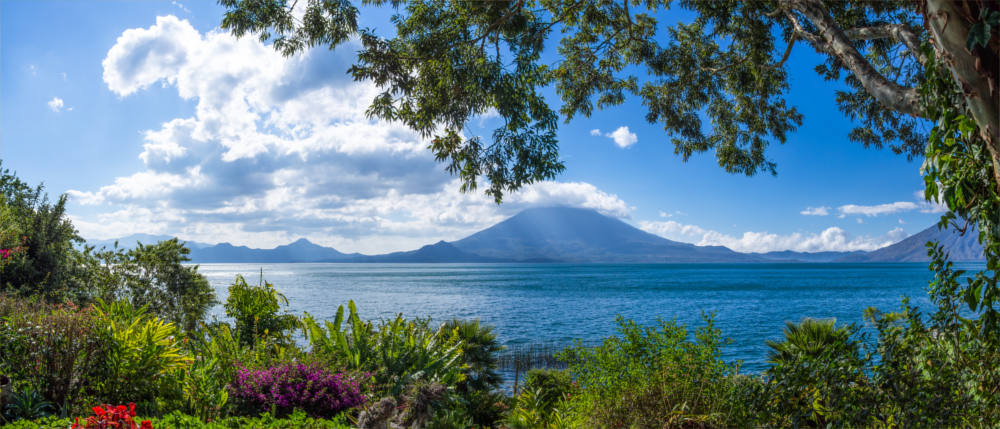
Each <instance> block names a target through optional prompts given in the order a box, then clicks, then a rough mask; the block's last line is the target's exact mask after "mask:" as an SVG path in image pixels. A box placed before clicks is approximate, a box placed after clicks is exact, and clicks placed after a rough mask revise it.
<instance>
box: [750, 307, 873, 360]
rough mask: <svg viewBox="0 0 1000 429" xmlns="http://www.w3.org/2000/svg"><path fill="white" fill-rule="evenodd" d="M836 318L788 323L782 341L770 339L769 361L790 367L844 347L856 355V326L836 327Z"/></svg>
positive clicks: (768, 341) (809, 319) (807, 319)
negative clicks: (854, 337)
mask: <svg viewBox="0 0 1000 429" xmlns="http://www.w3.org/2000/svg"><path fill="white" fill-rule="evenodd" d="M836 323H837V321H836V319H827V320H818V319H811V318H806V319H803V320H802V321H801V322H799V323H793V322H786V323H785V329H784V334H785V338H784V340H782V341H774V340H767V341H766V343H767V346H768V347H770V348H771V350H770V351H769V352H768V358H767V360H768V362H771V363H773V364H787V363H793V362H795V361H798V360H803V359H808V358H815V357H817V356H819V355H821V354H823V353H825V352H828V351H830V349H832V348H843V349H845V350H844V351H847V352H852V351H853V352H857V350H858V343H857V342H856V341H854V340H853V339H852V338H851V335H853V334H854V333H855V332H856V330H857V329H856V328H855V327H854V326H853V325H849V326H840V327H837V326H836Z"/></svg>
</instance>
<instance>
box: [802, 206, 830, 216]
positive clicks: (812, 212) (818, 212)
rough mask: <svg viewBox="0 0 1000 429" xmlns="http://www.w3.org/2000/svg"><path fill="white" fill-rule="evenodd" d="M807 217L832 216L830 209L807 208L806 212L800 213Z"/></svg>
mask: <svg viewBox="0 0 1000 429" xmlns="http://www.w3.org/2000/svg"><path fill="white" fill-rule="evenodd" d="M799 213H801V214H803V215H805V216H826V215H828V214H830V208H829V207H807V208H806V209H805V210H802V211H801V212H799Z"/></svg>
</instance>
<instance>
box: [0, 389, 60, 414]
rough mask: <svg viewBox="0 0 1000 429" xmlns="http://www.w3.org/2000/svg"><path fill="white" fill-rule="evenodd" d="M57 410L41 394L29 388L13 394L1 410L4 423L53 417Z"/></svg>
mask: <svg viewBox="0 0 1000 429" xmlns="http://www.w3.org/2000/svg"><path fill="white" fill-rule="evenodd" d="M55 410H56V407H55V405H53V404H52V403H51V402H49V401H46V400H45V398H44V397H43V396H42V394H41V393H40V392H38V391H37V390H35V389H32V388H28V389H24V390H22V391H20V392H16V393H14V394H12V395H11V396H10V398H9V399H8V402H7V403H6V404H5V406H4V408H3V409H2V410H0V416H2V417H3V420H4V421H13V420H19V419H29V420H34V419H37V418H41V417H45V416H48V415H51V414H52V413H53V412H55Z"/></svg>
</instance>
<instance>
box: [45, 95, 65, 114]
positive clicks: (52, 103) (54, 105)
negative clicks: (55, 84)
mask: <svg viewBox="0 0 1000 429" xmlns="http://www.w3.org/2000/svg"><path fill="white" fill-rule="evenodd" d="M46 104H48V105H49V109H50V110H52V111H53V112H56V113H59V112H60V111H62V109H63V105H64V104H63V100H62V99H61V98H59V97H52V99H51V100H49V102H48V103H46Z"/></svg>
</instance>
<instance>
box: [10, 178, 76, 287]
mask: <svg viewBox="0 0 1000 429" xmlns="http://www.w3.org/2000/svg"><path fill="white" fill-rule="evenodd" d="M0 216H2V217H3V222H2V223H0V247H4V248H6V249H11V248H20V250H19V251H18V252H17V253H18V259H17V261H12V262H14V263H11V264H9V265H8V264H6V263H5V264H2V265H3V267H2V268H0V274H2V275H0V292H15V293H18V294H20V295H23V296H41V297H43V298H44V299H46V300H48V301H49V302H60V301H63V300H65V299H73V300H75V301H80V300H81V299H85V298H86V297H88V295H89V292H90V286H91V285H90V284H88V283H87V282H86V281H85V273H84V272H82V271H81V268H82V267H84V266H85V265H86V263H84V261H83V259H86V258H87V255H85V253H84V252H80V251H78V250H76V249H75V248H74V247H73V246H74V245H75V244H79V243H82V242H83V239H81V238H80V237H79V236H78V235H77V234H76V229H75V228H73V224H72V223H71V222H70V220H69V217H68V216H67V215H66V195H61V196H59V198H58V199H57V200H56V201H55V202H50V201H49V197H48V195H47V194H46V193H45V192H44V187H43V186H42V185H38V186H36V187H31V186H29V185H28V184H27V183H25V182H23V181H22V180H21V179H19V178H17V176H15V175H14V173H13V172H11V171H10V170H7V169H5V168H3V164H2V162H0ZM3 236H6V237H3Z"/></svg>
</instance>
